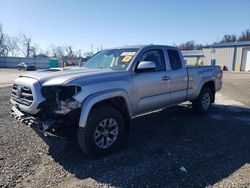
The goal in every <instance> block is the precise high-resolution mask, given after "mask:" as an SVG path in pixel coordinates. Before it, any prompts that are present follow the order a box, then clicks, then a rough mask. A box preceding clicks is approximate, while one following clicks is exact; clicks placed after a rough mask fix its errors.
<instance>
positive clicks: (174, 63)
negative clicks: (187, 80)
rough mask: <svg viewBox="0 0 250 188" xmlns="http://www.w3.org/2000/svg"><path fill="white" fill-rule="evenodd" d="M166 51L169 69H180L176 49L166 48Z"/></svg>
mask: <svg viewBox="0 0 250 188" xmlns="http://www.w3.org/2000/svg"><path fill="white" fill-rule="evenodd" d="M167 52H168V58H169V63H170V67H171V69H172V70H178V69H181V68H182V62H181V58H180V55H179V52H178V51H177V50H172V49H168V50H167Z"/></svg>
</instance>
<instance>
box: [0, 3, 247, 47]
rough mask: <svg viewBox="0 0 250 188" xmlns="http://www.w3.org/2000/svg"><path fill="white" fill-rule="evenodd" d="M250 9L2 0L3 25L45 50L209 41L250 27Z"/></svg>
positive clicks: (235, 5)
mask: <svg viewBox="0 0 250 188" xmlns="http://www.w3.org/2000/svg"><path fill="white" fill-rule="evenodd" d="M249 8H250V0H0V24H1V25H2V27H3V31H4V32H5V33H8V34H11V35H14V34H18V33H25V34H27V35H28V36H30V37H31V38H32V41H33V42H36V43H38V44H39V46H40V47H41V48H43V49H45V48H47V47H49V46H50V45H51V44H55V45H72V47H73V49H81V50H82V51H90V50H91V44H93V46H94V49H96V48H97V47H98V46H101V45H102V46H103V47H104V48H112V47H117V46H123V45H137V44H167V45H173V44H177V45H178V44H180V43H183V42H186V41H190V40H194V41H195V42H197V43H201V44H210V43H213V42H216V41H219V40H220V39H221V38H222V37H223V36H224V34H236V35H238V34H240V33H241V32H242V31H244V30H246V29H250V11H249Z"/></svg>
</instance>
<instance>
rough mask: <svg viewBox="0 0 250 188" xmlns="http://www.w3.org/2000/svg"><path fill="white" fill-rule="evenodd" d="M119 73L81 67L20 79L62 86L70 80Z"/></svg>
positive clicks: (50, 70) (33, 73)
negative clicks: (30, 79) (31, 79)
mask: <svg viewBox="0 0 250 188" xmlns="http://www.w3.org/2000/svg"><path fill="white" fill-rule="evenodd" d="M116 72H119V71H114V70H110V69H86V68H81V67H66V68H51V69H46V70H41V71H36V72H31V73H27V74H24V75H21V76H20V77H28V78H34V79H36V80H38V81H39V82H40V84H41V85H43V86H45V85H58V84H64V83H67V82H69V81H71V80H74V79H78V78H84V77H90V76H97V75H103V74H112V73H116Z"/></svg>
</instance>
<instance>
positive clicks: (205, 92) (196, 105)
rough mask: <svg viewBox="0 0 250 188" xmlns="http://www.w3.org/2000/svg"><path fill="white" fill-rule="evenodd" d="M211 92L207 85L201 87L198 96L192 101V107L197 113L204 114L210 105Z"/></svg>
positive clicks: (211, 99)
mask: <svg viewBox="0 0 250 188" xmlns="http://www.w3.org/2000/svg"><path fill="white" fill-rule="evenodd" d="M212 101H213V92H212V90H211V89H210V88H209V87H204V88H202V90H201V92H200V95H199V97H198V98H197V99H196V100H195V101H193V109H194V111H195V112H196V113H197V114H206V113H207V112H208V111H209V110H210V107H211V105H212Z"/></svg>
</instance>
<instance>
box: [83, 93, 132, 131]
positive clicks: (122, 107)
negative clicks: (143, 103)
mask: <svg viewBox="0 0 250 188" xmlns="http://www.w3.org/2000/svg"><path fill="white" fill-rule="evenodd" d="M129 104H130V103H129V99H128V95H127V92H126V91H125V90H122V89H115V90H108V91H105V92H101V93H96V94H94V95H91V96H89V97H87V98H86V99H85V100H84V102H83V105H82V109H81V115H80V120H79V127H82V128H84V127H85V126H86V123H87V120H88V116H89V114H90V112H91V110H92V109H93V108H95V107H98V106H102V105H107V106H112V107H114V108H115V109H117V110H118V111H119V112H120V113H121V114H122V116H123V117H124V120H125V123H126V132H129V121H130V117H131V112H132V111H131V108H130V106H129Z"/></svg>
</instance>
